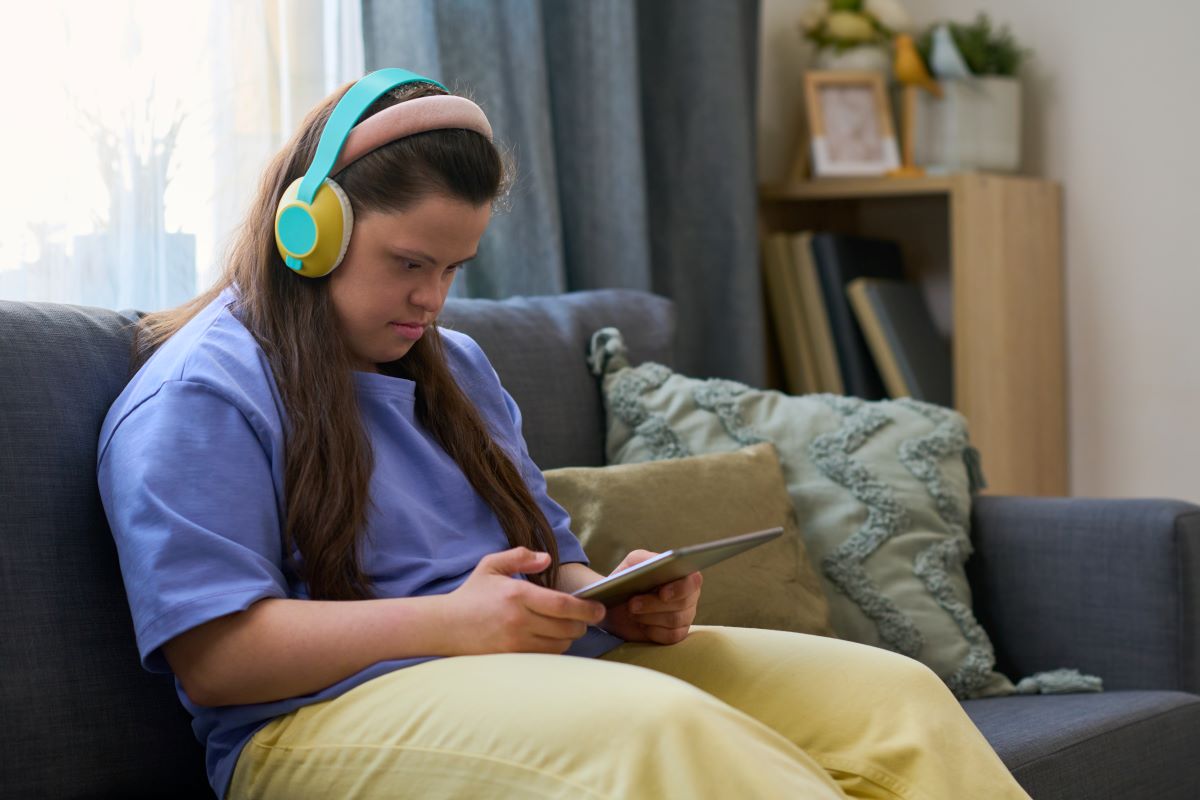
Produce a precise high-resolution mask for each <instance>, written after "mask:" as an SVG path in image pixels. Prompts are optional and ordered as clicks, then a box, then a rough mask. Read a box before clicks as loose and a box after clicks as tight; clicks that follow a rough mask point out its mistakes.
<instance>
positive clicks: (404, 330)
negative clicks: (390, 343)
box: [388, 322, 425, 342]
mask: <svg viewBox="0 0 1200 800" xmlns="http://www.w3.org/2000/svg"><path fill="white" fill-rule="evenodd" d="M388 327H390V328H391V329H392V330H394V331H396V332H397V333H399V334H400V335H401V336H403V337H404V338H406V339H411V340H413V341H414V342H415V341H416V340H417V339H420V338H421V335H422V334H424V333H425V326H424V325H411V324H408V323H401V322H389V323H388Z"/></svg>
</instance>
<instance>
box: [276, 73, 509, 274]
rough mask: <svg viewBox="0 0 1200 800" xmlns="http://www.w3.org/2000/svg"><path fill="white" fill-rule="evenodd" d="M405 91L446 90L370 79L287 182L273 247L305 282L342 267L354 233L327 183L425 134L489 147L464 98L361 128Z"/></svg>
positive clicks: (400, 108)
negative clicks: (380, 104)
mask: <svg viewBox="0 0 1200 800" xmlns="http://www.w3.org/2000/svg"><path fill="white" fill-rule="evenodd" d="M408 83H429V84H433V85H434V86H437V87H439V88H441V89H444V90H446V91H449V90H448V89H446V87H445V86H442V84H440V83H438V82H437V81H435V80H433V79H432V78H426V77H424V76H421V75H417V74H416V73H414V72H410V71H408V70H406V69H397V68H388V69H381V70H377V71H375V72H372V73H370V74H369V75H366V76H364V77H363V78H361V79H360V80H358V81H357V82H356V83H355V84H354V85H353V86H351V87H350V88H349V89H348V90H347V91H346V94H345V95H343V96H342V99H341V100H339V101H338V104H337V106H335V107H334V109H333V113H331V114H330V115H329V120H328V121H327V122H326V123H325V128H324V129H323V130H322V131H321V139H320V141H319V142H318V143H317V152H316V155H315V156H314V157H313V161H312V164H311V165H309V168H308V171H307V172H306V173H305V174H304V177H302V178H297V179H296V180H294V181H292V183H291V185H290V186H288V187H287V189H285V190H284V192H283V196H282V197H280V198H279V204H278V206H277V207H276V210H275V245H276V246H277V247H278V248H279V255H280V256H281V257H282V258H283V261H284V263H285V264H287V266H288V267H289V268H290V269H292V270H293V271H294V272H296V273H297V274H299V275H303V276H305V277H307V278H320V277H324V276H325V275H328V274H329V273H331V272H333V270H334V269H336V268H337V266H338V265H339V264H341V263H342V258H343V257H344V256H345V255H346V249H347V248H348V247H349V246H350V234H351V233H352V232H353V230H354V211H353V210H352V208H351V206H350V198H349V197H347V196H346V192H345V191H343V189H342V187H340V186H338V185H337V183H336V182H335V181H334V180H333V179H332V178H330V177H329V175H330V174H332V173H337V172H339V171H341V170H342V169H344V168H345V167H347V166H348V165H349V164H351V163H352V162H354V161H356V160H358V159H359V158H362V157H363V156H364V155H366V154H367V153H369V152H371V151H373V150H376V149H378V148H380V147H382V146H383V145H385V144H387V143H388V142H393V141H395V140H397V139H401V138H403V137H405V136H411V135H412V134H414V133H422V132H424V131H432V130H441V129H446V128H465V129H467V130H472V131H475V132H477V133H480V134H482V135H484V136H486V137H487V138H488V140H489V141H491V139H492V127H491V125H490V124H489V123H488V120H487V117H486V116H485V115H484V113H483V110H482V109H481V108H479V106H477V105H475V104H474V103H472V102H471V101H470V100H468V99H467V98H465V97H458V96H456V95H435V96H431V97H418V98H415V99H413V100H405V101H403V102H400V103H396V104H395V105H392V106H388V107H387V108H385V109H384V110H382V111H380V112H379V113H377V114H373V115H372V116H370V117H368V118H367V119H366V120H364V121H363V123H362V124H361V125H360V124H358V120H359V118H360V117H362V115H363V113H365V112H366V110H367V109H368V108H369V107H370V106H371V104H372V103H374V102H375V101H376V100H377V99H379V97H381V96H382V95H383V94H385V93H386V92H388V91H390V90H392V89H394V88H396V87H397V86H403V85H405V84H408Z"/></svg>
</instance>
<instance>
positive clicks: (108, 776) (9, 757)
mask: <svg viewBox="0 0 1200 800" xmlns="http://www.w3.org/2000/svg"><path fill="white" fill-rule="evenodd" d="M124 323H125V320H124V319H122V318H121V317H120V316H119V315H118V314H117V313H115V312H113V311H106V310H103V309H95V308H85V307H81V306H69V305H57V304H48V303H10V302H2V301H0V342H2V343H3V346H0V385H2V386H3V387H4V390H3V391H0V442H2V443H3V447H0V596H2V598H3V599H2V600H0V631H3V635H0V665H3V673H4V674H3V679H0V716H2V717H3V719H4V724H3V725H0V752H3V753H4V758H3V760H2V763H3V766H2V767H0V786H3V787H4V790H3V793H4V794H5V796H9V795H11V796H12V797H85V796H86V797H153V796H166V795H170V796H171V797H209V798H211V796H212V790H211V789H209V788H208V781H207V779H206V778H205V774H204V749H203V748H202V747H201V746H200V744H199V743H198V742H197V741H196V740H195V738H194V737H193V735H192V732H191V730H190V723H191V718H190V717H189V716H188V713H187V712H186V711H185V710H184V709H183V707H182V706H180V704H179V701H178V700H177V699H176V697H175V690H174V687H173V683H172V680H171V678H169V677H167V676H163V675H151V674H150V673H148V672H144V671H143V670H142V669H141V667H140V666H139V665H138V655H137V647H136V645H135V643H134V638H133V623H132V621H131V620H130V616H129V607H128V605H127V604H126V600H125V591H124V588H123V586H122V583H121V571H120V568H119V567H118V565H117V553H116V548H115V546H114V544H113V540H112V535H111V534H110V533H109V530H108V523H107V521H106V520H105V517H104V509H103V507H102V506H101V504H100V495H99V492H98V491H97V488H96V440H97V437H98V436H99V434H100V424H101V422H102V421H103V419H104V414H105V412H106V411H107V410H108V407H109V405H110V404H111V403H112V401H113V399H114V398H116V396H117V394H119V393H120V391H121V388H122V387H123V386H124V385H125V381H126V378H127V377H128V366H129V342H130V339H129V336H128V333H127V332H126V331H123V330H122V325H123V324H124Z"/></svg>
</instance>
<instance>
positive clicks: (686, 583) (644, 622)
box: [600, 550, 704, 644]
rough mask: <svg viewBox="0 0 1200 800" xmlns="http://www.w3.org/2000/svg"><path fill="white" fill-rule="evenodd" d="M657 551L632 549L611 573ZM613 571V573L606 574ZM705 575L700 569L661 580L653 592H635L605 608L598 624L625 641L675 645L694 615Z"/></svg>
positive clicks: (685, 631)
mask: <svg viewBox="0 0 1200 800" xmlns="http://www.w3.org/2000/svg"><path fill="white" fill-rule="evenodd" d="M656 555H658V553H652V552H650V551H649V550H634V551H633V552H631V553H630V554H629V555H627V556H625V558H624V560H622V561H621V563H620V564H618V565H617V567H616V569H614V570H613V572H619V571H621V570H623V569H625V568H626V567H632V566H633V565H634V564H640V563H642V562H643V561H646V560H647V559H650V558H653V557H654V556H656ZM609 574H612V573H609ZM702 583H704V577H703V576H702V575H701V574H700V573H699V572H693V573H691V574H690V575H685V576H684V577H682V578H679V579H678V580H674V581H671V582H670V583H664V584H663V585H662V586H659V587H658V588H657V589H656V590H655V591H654V592H653V593H652V594H635V595H634V596H633V597H631V598H629V599H628V600H626V601H625V602H624V603H621V604H620V605H616V606H613V607H611V608H610V609H608V614H607V615H606V616H605V617H604V620H603V621H602V622H601V623H600V627H601V628H604V629H605V630H607V631H608V632H610V633H615V634H616V635H617V636H620V637H621V638H622V639H624V640H625V641H627V642H655V643H657V644H675V643H676V642H682V641H683V640H684V639H685V638H687V635H688V629H689V628H690V627H691V624H692V620H694V619H695V618H696V604H697V603H699V602H700V585H701V584H702Z"/></svg>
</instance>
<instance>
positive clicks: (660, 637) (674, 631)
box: [643, 625, 690, 644]
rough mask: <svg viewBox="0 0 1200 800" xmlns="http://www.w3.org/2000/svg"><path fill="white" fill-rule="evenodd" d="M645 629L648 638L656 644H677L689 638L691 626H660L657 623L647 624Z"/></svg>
mask: <svg viewBox="0 0 1200 800" xmlns="http://www.w3.org/2000/svg"><path fill="white" fill-rule="evenodd" d="M643 630H645V631H646V638H648V639H649V640H650V641H652V642H654V643H655V644H676V643H677V642H682V641H683V640H684V639H686V638H687V635H688V632H689V630H690V629H689V628H659V627H658V626H655V625H647V626H646V627H645V628H644V629H643Z"/></svg>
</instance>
